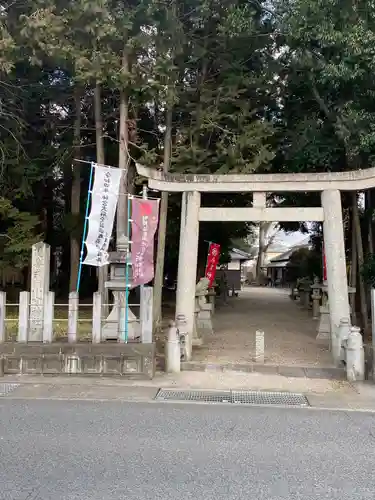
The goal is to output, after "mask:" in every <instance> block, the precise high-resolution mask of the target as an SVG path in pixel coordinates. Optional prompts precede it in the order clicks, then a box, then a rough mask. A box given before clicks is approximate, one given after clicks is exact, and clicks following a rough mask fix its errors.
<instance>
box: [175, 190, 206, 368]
mask: <svg viewBox="0 0 375 500" xmlns="http://www.w3.org/2000/svg"><path fill="white" fill-rule="evenodd" d="M200 206H201V195H200V193H199V192H198V191H190V192H187V193H186V212H185V231H184V234H183V235H182V234H181V240H180V241H181V244H182V246H181V248H180V252H179V256H178V284H177V294H176V318H177V316H179V315H181V314H182V315H184V316H185V318H186V334H187V335H186V356H187V358H188V359H187V361H190V359H191V354H192V342H193V332H194V314H195V280H196V275H197V259H198V236H199V209H200ZM182 212H183V210H182ZM181 224H183V219H182V220H181Z"/></svg>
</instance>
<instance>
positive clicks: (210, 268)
mask: <svg viewBox="0 0 375 500" xmlns="http://www.w3.org/2000/svg"><path fill="white" fill-rule="evenodd" d="M219 259H220V245H218V244H217V243H210V247H209V249H208V257H207V265H206V272H205V276H206V278H208V279H209V280H210V281H209V287H211V286H212V284H213V282H214V280H215V276H216V268H217V265H218V263H219Z"/></svg>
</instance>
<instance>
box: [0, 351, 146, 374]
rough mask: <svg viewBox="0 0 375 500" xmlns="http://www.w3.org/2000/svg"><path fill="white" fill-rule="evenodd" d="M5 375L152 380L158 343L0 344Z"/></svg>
mask: <svg viewBox="0 0 375 500" xmlns="http://www.w3.org/2000/svg"><path fill="white" fill-rule="evenodd" d="M0 365H1V366H0V373H2V374H4V375H10V374H14V375H18V374H28V375H74V376H77V375H84V376H90V375H94V376H98V375H99V376H118V377H125V378H137V379H152V378H153V377H154V375H155V344H153V343H152V344H120V343H113V344H107V345H105V344H100V345H95V344H91V343H87V344H86V343H83V342H82V343H76V344H65V343H52V344H20V343H15V342H9V343H8V342H7V343H4V344H0Z"/></svg>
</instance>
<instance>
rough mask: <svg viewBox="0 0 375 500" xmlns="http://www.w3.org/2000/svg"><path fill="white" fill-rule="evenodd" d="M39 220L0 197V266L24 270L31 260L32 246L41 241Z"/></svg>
mask: <svg viewBox="0 0 375 500" xmlns="http://www.w3.org/2000/svg"><path fill="white" fill-rule="evenodd" d="M37 224H38V218H37V217H36V216H34V215H31V214H30V213H27V212H20V211H19V210H17V208H15V207H14V206H13V205H12V203H11V202H10V201H9V200H7V199H5V198H3V197H0V249H1V251H0V255H1V257H0V266H2V267H3V266H4V267H6V266H14V267H18V268H21V269H22V268H23V267H24V266H25V263H27V262H28V260H29V258H30V248H31V245H33V244H34V243H36V242H37V241H38V240H40V235H39V234H37V232H36V228H37Z"/></svg>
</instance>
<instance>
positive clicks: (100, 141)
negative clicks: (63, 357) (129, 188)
mask: <svg viewBox="0 0 375 500" xmlns="http://www.w3.org/2000/svg"><path fill="white" fill-rule="evenodd" d="M94 110H95V136H96V161H97V163H98V164H99V165H104V164H105V153H104V138H103V116H102V97H101V88H100V83H99V82H96V84H95V89H94ZM107 279H108V266H102V267H99V268H98V291H99V292H100V293H101V294H102V297H103V302H104V306H103V313H104V314H105V315H107V313H108V302H109V297H108V289H107V288H106V287H105V282H106V281H107Z"/></svg>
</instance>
